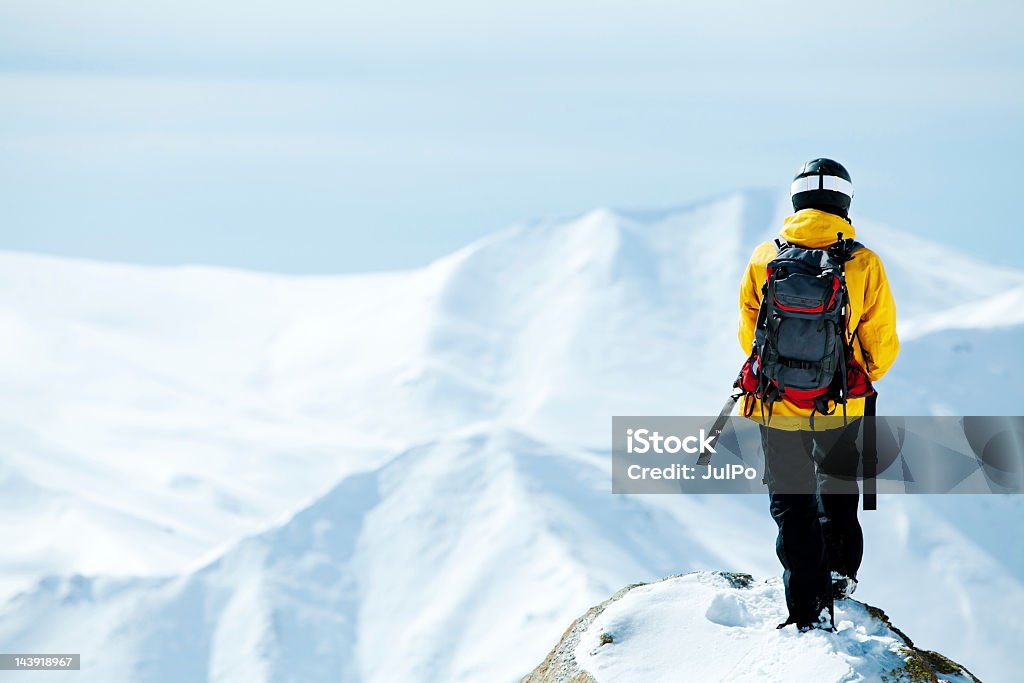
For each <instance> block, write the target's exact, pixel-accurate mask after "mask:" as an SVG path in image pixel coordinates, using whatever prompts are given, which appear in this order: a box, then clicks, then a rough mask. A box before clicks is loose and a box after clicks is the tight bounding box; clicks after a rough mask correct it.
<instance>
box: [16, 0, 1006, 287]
mask: <svg viewBox="0 0 1024 683" xmlns="http://www.w3.org/2000/svg"><path fill="white" fill-rule="evenodd" d="M211 4H212V5H213V6H212V7H211V6H210V5H211ZM839 4H841V5H843V6H841V7H838V8H834V5H833V3H827V4H826V3H822V4H821V5H820V6H815V5H813V4H809V3H806V2H784V3H775V4H772V5H771V6H768V5H767V4H763V3H751V2H715V3H706V4H698V3H691V4H683V3H679V2H651V1H644V0H640V1H634V2H630V3H610V2H601V1H599V0H598V1H595V0H589V1H587V2H582V1H573V2H565V1H560V0H552V1H550V2H539V1H535V0H520V1H519V2H516V3H505V6H501V5H499V4H496V3H486V2H483V3H482V2H466V1H452V0H444V1H442V2H436V1H435V2H395V1H393V0H385V1H382V0H374V1H372V2H347V3H344V5H339V4H338V3H333V2H313V1H310V0H297V1H294V2H288V3H285V2H259V1H255V2H253V1H249V2H239V1H237V0H231V1H229V2H220V3H209V2H196V1H192V0H189V1H179V2H177V3H162V2H161V3H146V2H139V1H137V0H136V1H128V0H93V1H91V2H88V3H71V2H58V1H56V0H6V1H5V2H4V3H2V4H0V98H2V107H0V249H19V250H29V251H39V252H47V253H56V254H64V255H72V256H83V257H90V258H101V259H116V260H127V261H135V262H143V263H169V264H176V263H212V264H222V265H230V266H239V267H246V268H257V269H263V270H276V271H284V272H351V271H362V270H380V269H385V268H397V267H405V266H411V265H417V264H422V263H425V262H427V261H429V260H430V259H432V258H435V257H437V256H439V255H442V254H444V253H447V252H449V251H451V250H453V249H455V248H457V247H458V246H460V245H462V244H464V243H466V242H468V241H470V240H472V239H474V238H476V237H478V236H480V235H482V234H485V233H487V232H490V231H492V230H495V229H497V228H500V227H503V226H504V225H507V224H509V223H512V222H516V221H519V220H525V219H529V218H533V217H537V216H544V215H552V214H554V215H560V214H571V213H575V212H579V211H584V210H587V209H590V208H594V207H597V206H619V207H658V206H666V205H676V204H681V203H686V202H690V201H693V200H697V199H701V198H703V197H707V196H710V195H716V194H721V193H723V192H727V191H730V190H733V189H737V188H741V187H777V188H778V190H779V192H780V193H782V192H785V190H786V187H787V186H788V182H789V180H790V178H791V176H792V174H793V172H794V171H795V170H796V168H797V167H798V166H799V165H800V163H801V162H802V161H804V160H805V159H806V158H810V157H813V156H819V155H825V156H832V157H834V158H837V159H839V160H841V161H843V162H844V163H845V164H846V165H847V167H848V168H849V169H850V171H851V173H852V174H853V177H854V183H855V186H856V188H857V197H856V199H855V205H854V211H853V216H854V218H855V219H856V217H857V216H858V215H863V216H869V217H871V218H873V219H875V220H882V221H885V222H888V223H890V224H892V225H894V226H896V227H902V228H904V229H908V230H912V231H917V232H920V233H922V234H933V235H937V236H938V237H940V238H941V239H943V240H945V241H947V242H949V243H952V244H955V245H958V246H960V247H962V248H963V249H964V250H966V251H969V252H971V253H976V254H979V255H982V256H985V257H988V258H992V259H994V260H997V261H999V262H1002V263H1013V264H1018V265H1019V264H1020V258H1019V256H1018V253H1019V251H1020V247H1021V246H1022V245H1024V240H1022V239H1021V230H1022V227H1024V225H1022V221H1021V219H1020V214H1019V212H1018V207H1017V205H1018V204H1019V203H1020V201H1021V197H1022V195H1024V191H1022V188H1021V171H1020V168H1021V160H1022V159H1024V47H1022V45H1024V41H1022V40H1021V35H1024V9H1022V6H1021V5H1020V3H1014V2H975V3H970V5H969V6H968V5H967V4H964V3H957V4H953V3H891V2H859V3H839ZM837 5H838V4H837Z"/></svg>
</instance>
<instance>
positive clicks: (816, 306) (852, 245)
mask: <svg viewBox="0 0 1024 683" xmlns="http://www.w3.org/2000/svg"><path fill="white" fill-rule="evenodd" d="M775 246H776V249H777V251H778V253H777V255H776V256H775V258H774V259H772V260H771V261H770V262H769V263H768V265H767V269H766V275H767V277H766V279H765V283H764V287H763V288H762V290H761V307H760V310H759V311H758V315H757V324H756V326H755V330H754V345H753V349H752V351H751V354H750V357H749V358H748V359H747V361H746V363H744V365H743V369H742V370H741V371H740V375H739V377H738V378H737V379H736V384H735V385H734V386H735V387H736V388H738V389H740V390H741V391H742V393H743V394H745V395H746V396H747V400H746V403H745V409H744V415H746V416H748V417H749V416H750V414H751V412H753V402H752V401H751V400H750V397H756V398H757V399H759V400H760V402H761V411H762V413H763V412H764V410H765V407H767V409H768V416H767V419H768V420H771V414H772V408H773V406H774V404H775V402H776V401H778V400H780V399H781V400H785V401H787V402H788V403H791V404H793V405H795V406H797V407H799V408H804V409H809V410H811V416H812V419H813V416H814V414H815V413H821V414H823V415H831V414H833V413H834V412H835V410H836V408H838V407H839V406H840V405H842V407H843V418H844V421H845V418H846V400H847V399H848V398H855V397H863V396H868V395H870V394H872V393H874V390H873V389H872V387H871V382H870V381H869V380H868V378H867V375H866V374H865V373H864V371H863V370H862V369H861V368H860V367H859V365H857V363H856V362H855V361H854V359H853V354H852V346H851V341H852V340H851V338H849V337H847V324H846V317H847V315H848V313H849V303H850V302H849V294H848V292H847V289H846V276H845V272H844V265H845V263H846V262H847V261H849V260H850V259H851V258H852V257H853V254H854V253H855V252H856V251H857V250H858V249H860V248H861V247H862V246H863V245H861V244H860V243H859V242H855V241H854V240H852V239H843V234H842V233H838V234H837V239H836V243H835V244H833V245H832V246H831V247H828V248H827V249H807V248H805V247H800V246H796V245H793V244H788V243H786V242H785V241H783V240H782V239H776V240H775ZM830 406H831V407H830ZM766 424H767V422H766Z"/></svg>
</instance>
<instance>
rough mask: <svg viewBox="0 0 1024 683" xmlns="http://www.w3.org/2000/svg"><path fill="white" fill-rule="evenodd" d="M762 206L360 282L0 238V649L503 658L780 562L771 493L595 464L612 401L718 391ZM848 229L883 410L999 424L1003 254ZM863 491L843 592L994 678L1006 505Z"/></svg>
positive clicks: (353, 673)
mask: <svg viewBox="0 0 1024 683" xmlns="http://www.w3.org/2000/svg"><path fill="white" fill-rule="evenodd" d="M775 199H776V198H775V197H773V196H770V195H765V194H763V193H757V192H744V193H735V194H732V195H727V196H724V197H720V198H717V199H715V200H713V201H709V202H705V203H701V204H697V205H693V206H688V207H681V208H678V209H672V210H666V211H661V212H646V213H644V212H621V211H614V210H610V209H600V210H596V211H593V212H589V213H586V214H584V215H581V216H577V217H573V218H568V219H559V220H547V221H539V222H535V223H531V224H524V225H520V226H515V227H512V228H509V229H506V230H503V231H500V232H497V233H494V234H493V235H491V236H489V237H488V238H486V239H484V240H482V241H480V242H477V243H474V244H472V245H469V246H467V247H465V248H463V249H461V250H459V251H458V252H456V253H454V254H452V255H450V256H448V257H446V258H443V259H441V260H439V261H437V262H435V263H433V264H430V265H429V266H426V267H424V268H421V269H417V270H411V271H405V272H392V273H378V274H371V275H359V276H338V277H286V276H278V275H269V274H262V273H248V272H240V271H231V270H222V269H213V268H197V267H183V268H151V267H138V266H128V265H117V264H101V263H89V262H82V261H73V260H64V259H56V258H49V257H38V256H31V255H26V254H15V253H0V324H2V326H3V329H4V334H3V335H0V437H2V443H3V447H2V449H0V532H2V533H3V534H4V537H5V538H8V539H18V541H17V542H16V543H10V544H8V545H7V546H6V548H5V552H4V553H3V554H2V555H0V599H8V600H7V602H6V603H5V604H4V605H3V606H2V607H0V610H2V613H3V618H2V619H0V650H2V651H6V652H17V651H23V650H26V649H27V650H29V651H47V650H49V651H81V652H82V653H83V665H84V666H85V667H86V668H87V669H88V670H90V671H92V675H91V676H90V679H91V680H147V681H176V680H203V679H204V678H207V679H210V680H223V681H228V680H253V681H258V680H280V679H281V678H282V677H284V676H285V674H284V673H283V672H284V671H285V667H286V666H299V664H298V662H300V661H301V662H304V663H303V664H302V666H305V667H308V668H306V669H301V671H302V672H304V675H306V680H317V678H316V676H317V672H318V671H319V669H317V668H316V667H318V666H323V667H325V670H326V669H329V670H330V671H332V672H333V673H332V676H333V677H334V678H335V679H336V678H337V677H338V675H339V674H338V672H344V676H343V677H344V678H345V680H362V681H387V680H402V679H403V678H404V679H407V680H423V681H431V680H437V681H441V680H444V681H460V680H461V681H475V680H508V679H511V678H514V677H516V676H518V675H521V674H523V673H525V672H527V671H529V670H530V669H531V668H532V667H533V666H534V665H536V663H537V662H539V661H540V659H541V658H543V656H544V654H545V653H546V651H547V650H548V649H550V647H551V646H552V645H553V644H554V643H555V642H556V641H557V638H558V636H559V635H560V634H561V632H562V630H564V628H565V627H566V626H567V625H568V623H569V622H570V621H571V620H572V619H573V618H575V617H576V616H578V614H579V613H580V612H581V611H582V610H584V609H586V608H587V607H589V606H590V605H592V604H595V603H596V602H599V601H601V600H603V599H604V598H606V597H608V595H610V594H611V593H613V592H614V591H615V590H617V589H619V588H621V587H622V586H624V585H626V584H629V583H634V582H638V581H652V580H655V579H658V578H660V577H662V576H666V575H670V574H675V573H678V572H681V571H689V570H697V569H724V570H734V571H746V572H752V573H755V574H757V575H760V576H771V575H773V574H775V573H777V572H778V566H777V560H776V558H775V556H774V548H773V541H772V539H773V537H774V524H773V523H772V521H771V519H770V517H769V516H768V514H767V510H766V507H767V505H766V501H764V500H762V499H761V498H760V497H753V496H750V497H727V496H706V497H700V496H687V497H681V496H648V497H630V496H611V495H610V492H609V490H610V483H611V482H610V471H609V470H610V463H609V462H608V458H607V447H608V444H607V439H608V434H609V432H608V430H609V418H610V416H611V415H613V414H618V415H623V414H673V413H675V414H713V413H717V411H718V409H719V408H720V406H721V404H722V401H723V400H724V397H725V395H726V392H727V390H728V387H729V385H730V384H731V381H732V379H733V378H734V377H735V374H736V372H737V370H738V367H739V364H740V362H741V360H742V355H743V354H742V352H741V351H740V349H739V348H738V345H737V343H736V340H735V325H736V323H735V318H736V313H735V306H736V292H735V288H736V284H737V282H738V281H739V277H740V273H741V268H742V267H743V265H744V263H745V260H746V258H747V256H748V255H749V252H750V251H751V250H752V248H753V246H754V244H755V242H756V241H757V240H759V239H762V238H765V237H767V236H769V235H770V234H771V233H772V232H773V230H774V229H776V228H777V227H778V224H779V222H780V220H781V216H782V215H783V214H784V211H783V208H782V206H781V204H779V203H778V202H776V201H775ZM857 226H858V233H859V234H858V237H859V238H860V239H861V240H862V241H864V242H865V243H867V244H868V245H869V246H871V247H872V248H873V249H875V250H876V251H878V252H879V253H880V255H881V256H882V258H883V259H884V260H885V263H886V266H887V270H888V273H889V275H890V278H891V279H892V283H893V288H894V291H895V292H896V296H897V303H898V306H899V309H900V313H901V324H902V326H903V329H905V330H906V341H907V343H906V345H905V347H904V353H903V356H902V357H901V359H900V361H899V362H898V364H897V366H896V367H895V368H894V369H893V371H892V372H891V373H890V374H889V375H888V376H887V377H886V378H885V379H884V380H883V382H882V384H881V386H880V389H881V391H882V398H881V400H880V402H879V406H880V409H881V410H882V411H883V412H886V413H889V414H898V413H904V414H915V413H925V414H929V413H952V414H965V413H991V414H998V413H1010V414H1013V413H1016V414H1020V412H1021V407H1024V406H1022V405H1021V403H1020V399H1019V398H1018V396H1017V393H1018V392H1016V390H1015V389H1014V387H1015V386H1017V385H1019V382H1017V381H1016V380H1017V379H1024V377H1020V373H1021V365H1020V363H1019V362H1017V360H1016V357H1017V356H1016V352H1015V350H1016V338H1017V336H1018V335H1019V332H1020V331H1021V321H1020V319H1019V316H1018V317H1016V318H1015V317H1013V314H1014V311H1015V310H1016V304H1015V303H1014V301H1016V300H1015V299H1012V297H1011V295H1009V294H1007V293H1008V292H1009V293H1012V292H1019V291H1024V273H1022V272H1020V271H1016V270H1010V269H996V268H990V267H988V266H987V265H986V264H983V263H979V262H976V261H973V260H970V259H966V258H964V257H961V256H960V255H958V254H956V253H955V252H953V251H952V250H948V249H946V248H945V247H943V246H942V245H937V244H931V243H928V242H927V241H926V240H922V239H920V238H917V237H911V236H909V235H905V234H903V233H900V232H898V231H896V230H893V229H891V228H886V227H885V226H881V225H876V224H873V223H870V222H863V223H862V222H860V221H858V222H857ZM709 245H713V246H714V248H710V247H709ZM908 245H913V247H914V248H915V249H916V250H918V251H917V252H915V253H916V254H917V255H916V256H914V257H910V256H908V255H907V254H906V253H905V251H904V249H905V248H906V247H907V246H908ZM921 255H925V256H929V255H930V256H934V257H941V258H943V259H946V260H947V261H948V264H949V265H948V266H947V267H945V268H944V270H943V272H952V273H961V274H964V277H963V278H960V276H959V275H958V276H957V277H956V278H954V280H953V281H951V282H947V281H943V280H942V279H941V278H938V277H937V276H936V275H935V273H934V271H933V269H931V268H930V267H928V266H927V263H926V262H925V261H924V260H923V259H922V257H921ZM961 285H962V289H963V291H961V292H960V293H959V296H958V297H953V296H949V295H948V294H949V292H948V289H949V288H950V287H955V286H961ZM972 301H976V302H979V303H978V305H977V306H976V307H970V306H967V305H968V304H969V303H970V302H972ZM965 306H967V308H965ZM951 311H954V312H953V313H951ZM968 313H969V315H968ZM936 368H938V369H939V370H940V372H936ZM879 507H880V510H879V512H877V513H867V514H865V515H864V516H863V519H864V522H865V525H866V535H867V539H868V540H867V542H868V551H867V557H866V564H865V566H864V569H863V571H862V576H861V578H862V579H863V581H862V584H861V588H860V589H859V590H860V591H862V592H863V594H864V596H865V599H868V600H869V601H870V602H872V603H873V604H879V605H881V606H882V607H884V608H885V609H886V611H887V612H889V613H890V614H891V615H892V616H893V618H894V620H896V622H897V623H899V624H900V625H901V626H905V627H906V629H907V630H908V631H909V632H912V633H913V634H914V636H915V639H917V640H918V641H920V644H921V645H922V646H924V647H927V648H929V649H935V650H939V651H941V652H943V654H946V655H948V656H950V657H952V658H954V659H956V660H958V661H961V662H963V663H964V664H965V665H966V666H968V667H970V668H971V669H972V670H974V671H975V673H976V674H978V675H979V676H980V677H981V678H982V679H983V680H999V677H1000V676H1002V677H1003V678H1004V679H1005V678H1006V677H1007V676H1009V675H1011V674H1010V672H1015V671H1016V668H1015V667H1016V665H1015V662H1014V659H1013V655H1014V654H1015V650H1016V645H1015V643H1019V642H1024V624H1022V623H1021V622H1020V619H1019V618H1017V617H1014V616H1013V615H1014V614H1016V615H1020V614H1024V563H1022V556H1021V554H1020V550H1019V546H1020V544H1018V543H1014V542H1011V541H1012V540H1013V539H1014V538H1016V537H1017V536H1019V531H1018V528H1019V525H1020V522H1021V520H1022V514H1024V508H1022V506H1021V505H1020V504H1019V501H1017V500H1016V498H1012V499H1010V498H997V497H995V496H982V497H966V496H958V497H954V496H946V497H918V498H913V497H909V496H890V497H883V498H882V499H881V501H880V504H879ZM858 595H860V593H859V594H858ZM922 605H930V606H941V607H942V609H943V610H946V611H944V612H943V613H942V614H940V615H938V616H937V615H936V613H935V612H932V611H929V610H927V609H922ZM1004 607H1005V608H1006V609H1005V610H1004V609H1003V608H1004ZM936 609H938V608H937V607H936ZM998 613H1003V614H1009V615H1010V616H1009V617H1006V616H1004V617H1003V619H1002V621H996V620H995V619H994V618H993V615H995V614H998ZM98 652H102V653H109V656H105V657H104V658H103V659H102V660H100V659H98V658H96V657H95V656H92V657H90V655H89V653H98ZM314 653H315V654H316V657H313V654H314ZM297 670H298V669H297ZM33 675H34V676H36V677H38V678H39V680H45V675H43V674H39V675H37V674H33ZM33 680H35V679H33Z"/></svg>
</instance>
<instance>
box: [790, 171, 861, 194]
mask: <svg viewBox="0 0 1024 683" xmlns="http://www.w3.org/2000/svg"><path fill="white" fill-rule="evenodd" d="M814 190H832V191H833V192H842V193H843V194H845V195H846V196H847V197H850V198H853V183H851V182H850V181H849V180H846V179H845V178H840V177H839V176H835V175H824V176H822V175H809V176H804V177H803V178H797V179H796V180H794V181H793V184H792V185H790V186H789V196H790V197H792V196H793V195H795V194H799V193H800V192H811V191H814Z"/></svg>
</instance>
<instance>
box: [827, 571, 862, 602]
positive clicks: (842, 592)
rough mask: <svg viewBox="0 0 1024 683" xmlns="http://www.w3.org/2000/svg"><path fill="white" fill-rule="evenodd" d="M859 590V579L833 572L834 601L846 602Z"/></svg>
mask: <svg viewBox="0 0 1024 683" xmlns="http://www.w3.org/2000/svg"><path fill="white" fill-rule="evenodd" d="M855 590H857V579H854V578H852V577H849V576H843V575H842V574H840V573H839V572H832V599H833V600H845V599H846V598H848V597H850V596H851V595H853V592H854V591H855Z"/></svg>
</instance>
